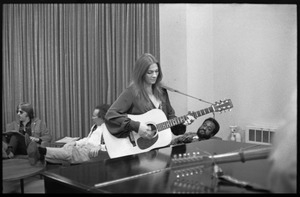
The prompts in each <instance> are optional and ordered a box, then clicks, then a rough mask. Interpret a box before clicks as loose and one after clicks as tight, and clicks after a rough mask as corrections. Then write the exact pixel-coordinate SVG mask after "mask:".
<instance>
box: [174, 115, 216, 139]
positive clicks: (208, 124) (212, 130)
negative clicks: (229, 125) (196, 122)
mask: <svg viewBox="0 0 300 197" xmlns="http://www.w3.org/2000/svg"><path fill="white" fill-rule="evenodd" d="M219 129H220V125H219V123H218V122H217V121H216V119H214V118H207V119H206V120H204V122H203V123H202V125H201V126H200V127H199V129H198V130H197V132H196V133H195V132H188V133H185V134H183V135H182V136H179V137H177V138H174V139H173V140H172V142H171V145H178V144H186V143H191V142H196V141H201V140H207V139H211V138H212V137H213V136H215V135H216V134H217V133H218V131H219Z"/></svg>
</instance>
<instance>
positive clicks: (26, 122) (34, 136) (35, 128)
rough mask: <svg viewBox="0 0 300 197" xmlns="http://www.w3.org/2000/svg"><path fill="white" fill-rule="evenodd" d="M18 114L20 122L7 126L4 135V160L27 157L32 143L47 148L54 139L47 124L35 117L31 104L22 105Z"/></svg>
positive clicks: (18, 108) (18, 107)
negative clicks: (28, 148)
mask: <svg viewBox="0 0 300 197" xmlns="http://www.w3.org/2000/svg"><path fill="white" fill-rule="evenodd" d="M16 112H17V115H18V120H17V121H13V122H11V123H9V124H7V125H6V132H5V133H3V141H2V158H13V157H14V156H15V155H27V146H28V144H29V143H30V142H31V141H35V142H36V143H39V144H41V145H42V146H45V144H47V143H50V141H51V139H52V136H51V135H50V132H49V130H48V129H47V127H46V123H45V122H44V121H42V120H41V119H39V118H37V117H34V112H33V107H32V105H31V104H30V103H25V102H23V103H20V104H19V105H17V109H16ZM27 136H28V137H27ZM26 139H27V140H26Z"/></svg>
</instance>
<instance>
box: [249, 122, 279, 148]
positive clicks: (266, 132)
mask: <svg viewBox="0 0 300 197" xmlns="http://www.w3.org/2000/svg"><path fill="white" fill-rule="evenodd" d="M275 132H276V128H266V127H257V126H247V129H246V132H245V142H247V143H254V144H266V145H270V144H272V142H273V139H274V135H275Z"/></svg>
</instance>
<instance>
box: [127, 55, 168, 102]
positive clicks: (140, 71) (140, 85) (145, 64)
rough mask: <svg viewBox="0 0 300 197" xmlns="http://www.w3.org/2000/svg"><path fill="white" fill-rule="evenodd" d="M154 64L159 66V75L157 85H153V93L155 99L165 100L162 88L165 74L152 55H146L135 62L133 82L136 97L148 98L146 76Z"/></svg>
mask: <svg viewBox="0 0 300 197" xmlns="http://www.w3.org/2000/svg"><path fill="white" fill-rule="evenodd" d="M152 64H157V66H158V71H159V74H158V76H157V80H156V83H155V84H153V85H152V91H153V94H154V96H155V97H157V98H159V99H160V100H163V96H162V94H163V92H162V88H161V80H162V78H163V73H162V70H161V66H160V63H159V62H158V61H157V59H156V58H155V57H154V56H153V55H151V54H150V53H144V54H143V55H141V56H140V57H139V58H138V60H137V61H136V62H135V67H134V70H133V75H132V82H131V85H133V86H134V87H135V88H134V89H135V92H136V96H138V97H144V98H147V92H146V90H145V75H146V73H147V71H148V69H149V66H151V65H152Z"/></svg>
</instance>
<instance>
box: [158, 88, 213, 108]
mask: <svg viewBox="0 0 300 197" xmlns="http://www.w3.org/2000/svg"><path fill="white" fill-rule="evenodd" d="M163 87H164V88H166V89H167V90H169V91H171V92H176V93H179V94H182V95H185V96H188V97H191V98H193V99H196V100H198V101H202V102H205V103H208V104H211V105H213V103H211V102H208V101H204V100H202V99H199V98H196V97H193V96H190V95H187V94H185V93H182V92H180V91H178V90H174V89H173V88H170V87H167V86H163Z"/></svg>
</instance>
